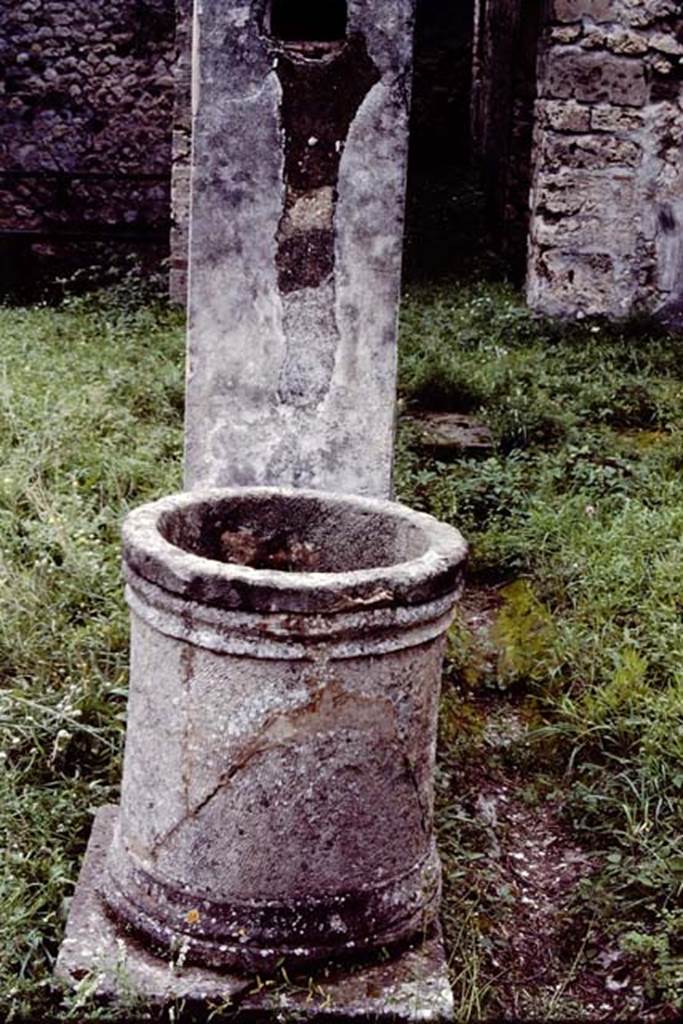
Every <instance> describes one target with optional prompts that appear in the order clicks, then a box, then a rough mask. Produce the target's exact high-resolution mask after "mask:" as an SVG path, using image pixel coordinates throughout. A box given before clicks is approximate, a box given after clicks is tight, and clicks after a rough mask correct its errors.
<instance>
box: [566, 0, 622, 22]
mask: <svg viewBox="0 0 683 1024" xmlns="http://www.w3.org/2000/svg"><path fill="white" fill-rule="evenodd" d="M620 10H621V4H620V0H553V14H554V16H555V18H556V19H557V20H558V21H579V20H580V19H581V18H583V17H585V16H586V15H587V16H588V17H590V18H592V19H593V21H615V20H616V19H617V18H618V16H619V14H620Z"/></svg>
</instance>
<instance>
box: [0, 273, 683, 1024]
mask: <svg viewBox="0 0 683 1024" xmlns="http://www.w3.org/2000/svg"><path fill="white" fill-rule="evenodd" d="M0 334H1V336H2V341H3V367H2V371H0V464H1V465H2V469H1V470H0V540H1V542H2V543H1V545H0V548H1V551H2V555H1V563H0V573H1V575H2V584H3V585H2V589H1V590H0V605H1V608H0V612H1V614H0V673H1V680H2V689H1V690H0V828H1V829H2V831H3V835H5V836H6V837H8V838H7V840H6V870H5V871H4V872H3V874H2V877H1V878H0V893H1V895H2V902H1V905H2V908H3V909H2V922H1V923H2V928H1V929H0V1006H1V1007H2V1010H3V1012H4V1014H5V1016H6V1017H7V1018H8V1019H9V1020H12V1019H15V1020H16V1019H20V1018H22V1017H24V1018H33V1019H35V1018H42V1019H57V1018H58V1017H59V1015H60V1013H62V1015H63V1014H64V1013H68V1012H69V1010H68V1008H66V1009H63V1010H60V1009H59V1006H60V999H59V997H58V996H57V995H55V994H54V993H52V992H51V989H50V984H51V972H52V966H53V962H54V957H55V955H56V952H57V949H58V944H59V941H60V939H61V936H62V932H63V925H64V917H63V900H64V898H65V896H68V895H70V894H71V892H72V889H73V884H74V882H75V879H76V876H77V872H78V868H79V865H80V859H81V856H82V853H83V850H84V847H85V843H86V841H87V836H88V831H89V826H90V820H91V811H92V810H93V809H94V808H96V807H99V806H101V805H102V804H103V803H106V802H108V801H111V800H114V799H116V788H117V786H118V783H119V778H120V752H121V745H122V738H123V727H124V722H123V720H124V711H125V690H126V679H127V662H128V630H127V617H126V613H125V609H124V603H123V595H122V587H121V581H120V576H119V558H120V549H119V526H120V521H121V519H122V517H123V515H124V514H125V512H126V511H127V509H128V508H129V507H131V506H133V505H137V504H139V503H141V502H143V501H145V500H148V499H150V498H153V497H156V496H158V495H159V494H162V493H167V492H170V491H173V490H176V489H177V488H178V486H179V484H180V449H181V439H182V426H181V413H182V396H183V352H182V324H181V320H180V317H179V316H178V314H175V313H171V312H169V311H168V310H167V309H166V308H165V307H164V306H162V305H159V304H155V303H154V302H152V303H150V302H149V301H146V302H145V303H141V302H139V301H138V300H137V299H136V296H135V295H134V294H133V293H132V292H131V289H130V285H129V283H126V282H124V283H123V284H122V285H121V286H117V288H116V290H114V291H113V292H110V293H109V294H108V296H104V297H103V296H101V295H99V296H98V295H95V296H90V297H89V298H81V299H75V298H71V299H67V300H66V301H65V302H64V303H63V304H62V306H61V307H60V308H58V309H48V308H45V307H39V308H33V309H0ZM681 348H682V346H681V341H680V339H678V340H677V339H675V338H664V337H662V336H660V335H658V334H657V333H656V332H654V331H653V332H651V331H650V329H649V327H647V326H644V325H642V324H641V325H638V329H637V331H636V330H635V329H633V328H631V327H628V326H625V325H619V326H607V325H599V324H586V325H580V326H577V327H557V326H555V325H552V324H548V323H546V322H544V321H542V320H538V319H536V318H534V317H533V316H532V315H531V314H529V313H528V311H527V310H525V308H524V307H523V305H522V303H521V302H520V300H519V298H518V297H517V296H516V295H515V293H514V292H512V291H511V290H510V289H507V288H504V287H501V286H493V285H487V286H468V287H466V288H464V289H459V290H456V289H454V288H443V289H441V290H424V291H421V292H417V291H416V292H415V293H414V294H412V295H410V296H409V297H408V299H407V302H406V305H405V308H404V316H403V340H402V365H401V380H402V391H403V396H404V400H405V402H406V404H407V405H408V406H409V407H410V406H412V405H418V404H422V405H423V406H427V407H434V405H438V406H441V407H446V408H453V409H457V410H462V409H469V410H471V411H475V412H478V413H480V414H481V415H482V416H484V417H486V419H487V420H488V421H489V423H490V424H491V425H492V426H493V428H494V431H495V434H496V439H497V448H496V450H495V452H494V453H493V454H492V455H491V456H490V457H489V458H487V459H484V460H481V461H478V460H475V459H471V458H463V459H461V460H459V461H456V462H454V463H451V464H449V465H442V464H439V463H436V462H433V461H429V460H427V459H425V458H424V456H423V455H422V453H421V452H419V450H418V449H417V446H416V445H417V442H416V438H415V436H414V434H413V433H412V432H411V430H410V428H409V427H406V428H403V429H402V431H401V436H400V440H399V447H398V458H397V468H398V480H397V482H398V489H399V495H400V497H402V498H403V499H405V500H408V501H409V502H410V503H412V504H413V505H415V506H416V507H418V508H423V509H425V510H428V511H432V512H434V513H435V514H437V515H438V516H440V517H441V518H444V519H447V520H450V521H452V522H454V523H455V524H456V525H458V526H459V527H460V528H461V529H462V530H463V532H465V533H466V535H467V536H468V538H469V539H470V541H471V542H472V551H473V557H472V579H473V581H474V583H475V584H476V583H477V582H480V581H482V580H485V581H489V582H491V581H494V582H504V583H505V584H506V587H505V589H504V590H503V591H502V597H503V600H504V601H505V605H504V608H505V611H504V614H503V615H502V616H501V618H500V622H499V628H500V635H499V637H498V644H499V646H500V647H501V648H502V651H503V656H502V658H501V661H500V662H499V664H498V666H497V669H498V678H497V679H496V680H495V684H496V685H497V686H498V687H499V688H501V687H503V688H507V689H508V690H509V691H511V692H525V691H526V692H527V693H528V694H530V695H531V697H532V699H533V701H534V728H533V729H532V731H531V732H530V733H527V737H526V741H525V742H526V743H527V744H530V746H528V747H527V748H525V751H524V752H518V753H517V754H516V755H515V756H517V757H518V760H519V764H520V766H521V769H525V770H526V771H527V772H528V776H529V780H530V783H529V785H530V791H531V789H533V787H534V785H535V781H534V780H536V778H537V776H536V775H535V774H534V772H535V765H534V759H537V760H538V761H539V762H541V763H542V766H543V770H544V771H545V772H546V773H555V776H554V781H552V782H551V783H549V784H552V785H555V786H557V787H559V788H561V790H562V792H563V793H564V796H565V800H566V806H567V814H568V815H569V816H570V817H571V820H572V821H573V822H574V824H575V827H576V828H577V829H578V830H579V832H580V833H581V834H582V835H583V836H584V837H585V841H586V843H587V844H588V845H589V846H590V848H591V849H592V850H593V851H594V852H595V854H596V856H599V859H600V864H601V867H600V870H599V871H598V872H596V874H595V875H594V876H593V877H592V878H591V879H590V880H589V881H588V882H587V884H586V889H585V892H584V894H583V897H582V898H583V899H584V901H585V905H586V906H587V907H590V912H591V914H592V913H593V912H594V911H595V912H596V913H597V914H598V915H599V916H600V919H601V921H602V922H603V925H604V927H605V928H606V929H607V930H610V931H611V932H612V933H613V934H614V935H615V936H616V938H617V939H618V941H620V942H621V943H622V945H623V947H624V948H625V949H626V948H627V949H628V950H629V955H633V956H638V957H639V958H640V960H641V962H642V964H643V965H644V970H646V973H647V977H648V979H649V984H650V985H651V987H652V999H653V1000H657V999H660V1000H667V1001H668V1003H669V1004H671V1005H673V1003H674V1000H675V993H676V989H677V986H678V984H679V983H678V982H677V973H676V972H677V970H678V967H677V960H676V957H677V955H678V952H677V949H678V947H677V946H676V941H677V940H676V938H675V934H676V928H677V927H678V926H679V923H680V916H679V911H678V909H677V900H678V899H679V898H680V891H681V890H680V884H681V875H680V866H681V865H680V851H679V850H678V848H677V842H678V835H679V834H680V810H679V808H680V804H681V800H680V793H681V788H682V787H683V775H682V774H681V767H680V766H681V764H682V763H683V756H682V755H683V750H682V749H681V724H682V723H681V711H680V708H681V687H682V683H683V680H682V676H681V665H682V664H683V659H682V657H681V655H682V654H683V650H682V647H683V630H682V627H681V594H682V593H683V587H682V584H683V561H682V556H681V551H683V544H682V541H683V517H682V515H681V511H680V510H681V508H683V501H682V499H683V482H682V478H681V469H683V432H682V431H681V427H680V424H681V412H682V404H683V403H682V397H681V396H682V388H683V384H682V379H681V373H682V371H681V367H682V366H683V361H682V360H681V355H682V354H683V353H682V352H681ZM514 581H517V582H514ZM468 657H469V656H468ZM471 658H472V659H475V658H476V651H474V650H472V652H471ZM457 671H459V666H457V665H456V664H455V661H454V662H453V665H452V673H453V674H455V673H456V672H457ZM475 676H476V673H473V674H472V678H473V679H474V677H475ZM481 676H482V679H483V681H484V682H483V685H486V684H487V681H490V673H488V674H487V673H486V672H482V673H481ZM473 685H474V683H473ZM445 701H446V706H445V712H446V713H445V714H444V716H443V728H442V749H441V756H440V765H439V772H438V783H439V791H440V793H441V812H440V819H439V820H440V833H441V837H442V851H443V856H444V863H445V869H446V878H445V883H446V900H445V904H444V918H445V922H446V925H447V930H448V933H449V935H450V941H451V947H450V948H451V954H452V956H453V958H454V964H455V963H456V962H457V963H458V964H459V966H458V968H457V970H456V971H455V975H456V978H455V980H456V989H457V998H458V1001H459V1006H460V1011H461V1012H460V1019H462V1020H465V1019H479V1018H481V1017H482V1016H483V1015H485V1013H486V1005H487V1000H488V999H489V997H490V996H491V990H492V987H495V979H492V977H491V976H490V974H488V973H487V971H488V968H487V957H488V956H489V953H490V941H489V940H490V936H488V935H486V934H484V933H483V931H482V926H481V921H480V915H479V912H480V905H479V899H480V896H479V894H478V892H477V891H476V886H474V887H473V884H472V879H473V877H475V875H476V872H473V871H472V866H473V864H474V866H475V867H476V858H477V853H476V845H477V841H478V836H477V829H478V828H480V827H481V826H480V824H479V823H478V821H477V819H476V816H473V815H471V814H470V815H467V814H463V813H462V810H461V808H459V806H458V805H457V803H456V802H455V801H454V800H453V799H452V798H451V793H452V790H453V788H454V787H455V788H456V789H457V784H458V779H459V777H460V775H459V773H460V770H461V768H462V765H463V764H465V763H466V762H467V760H468V759H471V758H472V756H473V752H479V753H481V728H482V723H481V716H480V715H479V714H475V713H474V712H473V711H472V709H471V707H470V701H469V697H468V695H467V693H466V692H465V693H462V692H460V693H459V692H457V691H456V690H455V689H454V687H453V682H452V680H451V681H450V682H449V683H448V685H447V686H446V694H445ZM549 751H552V756H551V757H548V752H549ZM477 756H479V754H477ZM544 784H545V783H544ZM79 1012H80V1011H79V1010H78V1007H76V1009H74V1005H73V1004H72V1007H71V1017H72V1019H73V1017H74V1013H76V1015H78V1013H79ZM101 1016H102V1017H103V1019H113V1017H112V1016H111V1014H109V1013H108V1012H107V1011H106V1010H104V1011H102V1012H101Z"/></svg>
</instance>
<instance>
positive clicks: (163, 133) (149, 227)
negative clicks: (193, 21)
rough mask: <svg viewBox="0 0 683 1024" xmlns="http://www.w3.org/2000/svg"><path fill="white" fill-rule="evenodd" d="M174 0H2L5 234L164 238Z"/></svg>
mask: <svg viewBox="0 0 683 1024" xmlns="http://www.w3.org/2000/svg"><path fill="white" fill-rule="evenodd" d="M174 20H175V17H174V5H173V0H118V2H117V3H112V2H111V0H87V2H85V3H80V4H76V3H73V2H71V0H0V95H2V103H1V104H0V239H2V243H3V246H4V247H5V249H7V246H8V245H9V243H10V241H11V240H13V241H15V242H17V243H19V242H21V241H22V240H23V241H25V242H26V243H29V244H31V245H34V246H37V247H38V250H39V251H38V255H40V251H41V246H42V252H43V253H44V250H45V247H46V246H47V247H48V248H49V246H50V245H53V244H54V242H55V239H59V238H62V239H67V238H71V239H75V238H79V239H88V238H96V237H99V238H103V237H112V238H119V237H120V238H131V239H138V240H143V239H144V237H145V236H146V235H150V234H155V233H156V234H157V235H159V236H161V237H162V236H163V234H164V233H165V231H166V230H167V225H168V219H169V216H168V203H169V178H170V153H171V113H172V109H173V102H174V82H173V70H174V61H175V43H174V34H175V26H174Z"/></svg>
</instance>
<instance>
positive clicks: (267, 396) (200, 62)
mask: <svg viewBox="0 0 683 1024" xmlns="http://www.w3.org/2000/svg"><path fill="white" fill-rule="evenodd" d="M412 23H413V0H349V2H348V4H347V3H346V0H334V2H333V3H329V4H328V3H326V4H325V5H320V4H318V3H311V2H308V0H267V2H265V0H252V2H251V3H248V4H236V3H226V2H224V0H199V2H198V3H197V4H196V8H195V26H194V31H195V54H196V57H195V83H194V85H195V99H194V107H195V109H194V120H193V135H194V139H193V146H194V154H193V168H192V214H191V217H192V224H191V238H190V254H191V255H190V262H191V267H192V270H191V274H190V293H189V295H190V298H189V340H188V378H187V420H186V434H185V438H186V453H185V473H186V477H185V482H186V486H187V487H188V488H195V487H198V486H203V485H251V484H281V485H288V484H291V485H294V486H301V487H302V486H311V487H318V488H321V489H323V490H330V491H349V492H355V493H359V494H366V495H375V496H388V495H389V494H390V491H391V468H392V449H393V433H394V403H395V374H396V320H397V307H398V299H399V287H400V269H401V254H402V229H403V206H404V192H405V172H406V149H407V127H408V107H409V82H410V58H411V45H412Z"/></svg>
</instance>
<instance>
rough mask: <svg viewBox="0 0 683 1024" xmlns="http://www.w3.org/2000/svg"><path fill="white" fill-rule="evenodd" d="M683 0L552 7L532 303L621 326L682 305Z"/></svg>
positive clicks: (539, 124)
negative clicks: (638, 315)
mask: <svg viewBox="0 0 683 1024" xmlns="http://www.w3.org/2000/svg"><path fill="white" fill-rule="evenodd" d="M682 71H683V10H682V8H681V4H680V2H679V0H554V2H553V3H552V4H551V5H550V18H549V23H548V26H547V31H546V37H545V41H544V45H543V51H542V57H541V61H540V67H539V100H538V102H537V106H536V128H535V171H534V176H533V188H532V195H531V210H532V224H531V234H530V250H529V267H528V300H529V303H530V305H531V306H532V307H534V308H536V309H538V310H541V311H543V312H546V313H549V314H551V315H559V316H575V315H582V314H584V315H591V314H606V315H610V316H624V315H628V314H630V313H633V312H636V311H648V312H654V311H656V310H660V309H662V308H663V307H664V308H666V307H672V306H675V305H676V304H677V303H680V301H681V300H683V156H682V153H683V149H682V147H683V110H682V106H683V93H682Z"/></svg>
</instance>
